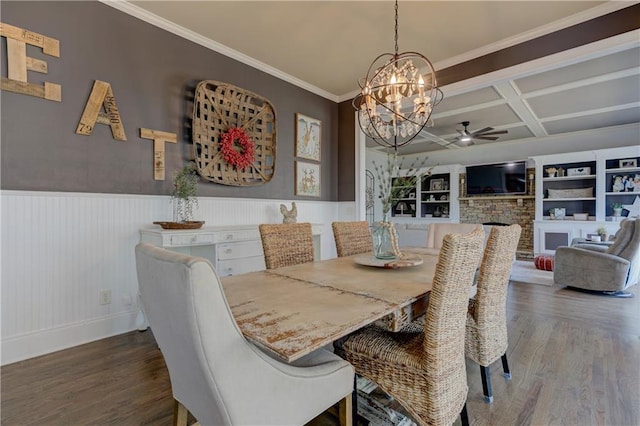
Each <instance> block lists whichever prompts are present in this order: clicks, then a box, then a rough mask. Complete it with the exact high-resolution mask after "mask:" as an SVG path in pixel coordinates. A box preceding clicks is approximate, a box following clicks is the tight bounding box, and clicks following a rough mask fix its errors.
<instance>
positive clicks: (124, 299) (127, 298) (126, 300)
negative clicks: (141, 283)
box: [122, 293, 132, 305]
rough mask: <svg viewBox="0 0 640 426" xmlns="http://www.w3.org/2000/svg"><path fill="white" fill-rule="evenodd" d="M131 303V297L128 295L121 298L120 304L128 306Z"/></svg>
mask: <svg viewBox="0 0 640 426" xmlns="http://www.w3.org/2000/svg"><path fill="white" fill-rule="evenodd" d="M131 303H132V299H131V295H130V294H129V293H125V295H124V296H122V304H124V305H130V304H131Z"/></svg>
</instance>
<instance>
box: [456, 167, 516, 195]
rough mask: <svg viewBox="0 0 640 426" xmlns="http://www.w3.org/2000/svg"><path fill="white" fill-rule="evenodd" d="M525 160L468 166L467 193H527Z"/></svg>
mask: <svg viewBox="0 0 640 426" xmlns="http://www.w3.org/2000/svg"><path fill="white" fill-rule="evenodd" d="M526 193H527V165H526V162H525V161H516V162H511V163H499V164H484V165H479V166H468V167H467V195H495V194H504V195H507V194H513V195H516V194H526Z"/></svg>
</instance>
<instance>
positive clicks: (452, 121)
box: [429, 104, 521, 136]
mask: <svg viewBox="0 0 640 426" xmlns="http://www.w3.org/2000/svg"><path fill="white" fill-rule="evenodd" d="M463 121H469V122H470V123H471V124H469V131H471V132H473V131H475V130H479V129H482V128H483V127H496V126H505V125H509V124H513V123H520V122H521V120H520V118H519V117H518V116H517V115H516V113H514V112H513V110H512V109H511V107H509V105H506V104H505V105H497V106H494V107H490V108H483V109H478V110H475V111H469V112H465V113H460V114H454V115H450V116H446V117H440V118H439V117H437V116H436V117H434V123H435V125H434V127H432V128H430V129H429V132H430V133H433V134H434V135H438V136H442V135H448V134H453V133H455V134H457V130H458V129H459V130H462V128H463V127H462V125H461V124H460V123H462V122H463Z"/></svg>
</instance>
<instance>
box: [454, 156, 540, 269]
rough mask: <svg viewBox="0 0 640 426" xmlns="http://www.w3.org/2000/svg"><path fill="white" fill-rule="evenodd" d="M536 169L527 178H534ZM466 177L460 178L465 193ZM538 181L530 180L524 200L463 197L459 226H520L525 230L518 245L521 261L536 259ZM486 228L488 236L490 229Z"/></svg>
mask: <svg viewBox="0 0 640 426" xmlns="http://www.w3.org/2000/svg"><path fill="white" fill-rule="evenodd" d="M534 173H535V169H528V170H527V176H528V177H531V176H533V174H534ZM465 178H466V176H465V175H464V174H461V175H460V179H461V184H460V188H461V191H464V188H465V185H464V184H463V183H464V180H463V179H465ZM534 181H535V179H531V178H530V179H529V182H528V183H529V189H528V194H527V195H526V196H523V197H518V196H517V195H513V196H506V197H500V196H492V197H466V196H465V195H466V194H461V198H460V222H461V223H482V224H484V225H488V226H491V225H496V224H500V225H512V224H514V223H517V224H519V225H520V226H521V227H522V233H521V234H520V241H519V243H518V258H519V259H529V258H530V259H533V221H534V219H535V199H534V198H533V196H534V194H535V187H534V186H533V182H534ZM488 226H485V230H486V231H487V232H488V230H489V228H488Z"/></svg>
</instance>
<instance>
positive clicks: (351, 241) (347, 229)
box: [331, 220, 373, 257]
mask: <svg viewBox="0 0 640 426" xmlns="http://www.w3.org/2000/svg"><path fill="white" fill-rule="evenodd" d="M331 227H332V228H333V238H334V239H335V241H336V251H337V252H338V257H344V256H351V255H352V254H360V253H366V252H369V251H371V250H372V249H373V246H372V242H371V230H370V229H369V222H367V221H364V220H362V221H357V222H333V223H332V224H331Z"/></svg>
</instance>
